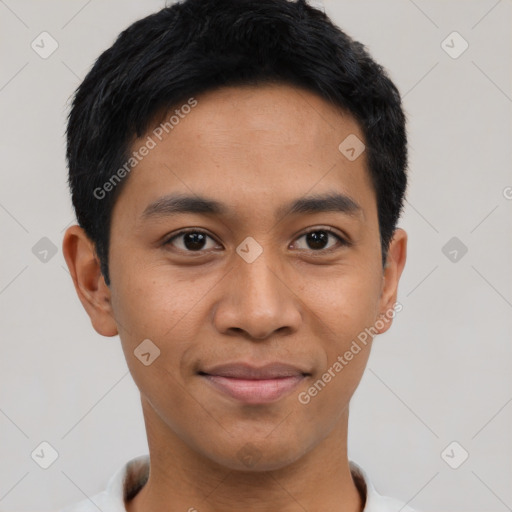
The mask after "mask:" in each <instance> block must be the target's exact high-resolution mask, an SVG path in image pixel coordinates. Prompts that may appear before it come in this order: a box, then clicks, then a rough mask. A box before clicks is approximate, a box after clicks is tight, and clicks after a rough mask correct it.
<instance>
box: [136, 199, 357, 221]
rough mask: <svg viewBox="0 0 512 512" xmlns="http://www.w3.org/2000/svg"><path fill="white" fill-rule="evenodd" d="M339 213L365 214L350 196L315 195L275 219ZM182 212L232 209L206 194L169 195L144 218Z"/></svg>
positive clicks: (221, 212)
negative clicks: (303, 214)
mask: <svg viewBox="0 0 512 512" xmlns="http://www.w3.org/2000/svg"><path fill="white" fill-rule="evenodd" d="M319 212H339V213H344V214H346V215H349V216H353V217H356V216H359V215H361V214H362V213H363V209H362V208H361V206H360V205H359V204H358V203H357V202H356V201H355V200H354V199H352V198H351V197H349V196H347V195H345V194H340V193H334V192H333V193H327V194H316V195H312V196H307V197H302V198H300V199H296V200H294V201H291V202H290V203H288V204H285V205H283V206H281V207H280V208H278V209H277V211H276V213H275V216H276V218H279V217H284V216H286V215H294V214H295V215H296V214H301V213H319ZM180 213H199V214H207V215H216V216H223V215H227V214H228V213H229V208H228V207H227V206H226V205H225V204H224V203H220V202H219V201H215V200H214V199H210V198H207V197H204V196H197V195H183V194H170V195H167V196H164V197H161V198H159V199H157V200H156V201H154V202H152V203H151V204H149V205H148V206H147V207H146V208H145V210H144V211H143V212H142V215H141V220H148V219H152V218H157V217H168V216H172V215H176V214H180Z"/></svg>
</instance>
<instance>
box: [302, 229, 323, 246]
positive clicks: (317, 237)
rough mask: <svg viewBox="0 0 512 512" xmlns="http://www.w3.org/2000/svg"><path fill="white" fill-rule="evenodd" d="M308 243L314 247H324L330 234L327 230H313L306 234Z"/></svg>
mask: <svg viewBox="0 0 512 512" xmlns="http://www.w3.org/2000/svg"><path fill="white" fill-rule="evenodd" d="M306 238H307V242H308V245H309V246H310V247H311V248H312V249H323V248H324V247H325V245H326V244H327V241H328V234H327V233H326V232H325V231H313V232H312V233H308V234H307V235H306Z"/></svg>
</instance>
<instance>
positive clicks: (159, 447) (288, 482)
mask: <svg viewBox="0 0 512 512" xmlns="http://www.w3.org/2000/svg"><path fill="white" fill-rule="evenodd" d="M149 409H151V411H150V410H149ZM143 411H144V419H145V422H146V430H147V435H148V443H149V452H150V474H149V478H148V481H147V483H146V484H145V485H144V487H143V488H142V489H141V490H140V491H139V492H138V493H137V495H136V496H135V497H134V498H133V499H132V500H130V501H129V502H128V503H126V509H127V511H128V512H150V511H153V510H173V511H174V510H176V511H178V510H181V511H188V512H219V511H222V512H234V511H239V510H240V509H249V510H251V511H254V512H275V510H280V511H282V512H299V511H300V512H303V511H304V510H308V511H311V512H313V511H317V510H322V511H323V512H341V511H343V512H361V511H362V510H363V503H364V498H362V497H361V495H360V493H359V491H358V489H357V487H356V485H355V483H354V481H353V479H352V475H351V473H350V467H349V462H348V457H347V428H348V410H347V411H345V413H344V414H343V416H342V418H340V421H339V422H338V424H337V425H336V426H335V428H334V429H333V430H332V431H331V432H330V433H329V435H328V436H327V437H325V438H324V439H323V440H321V441H320V443H318V444H317V445H316V446H315V447H314V448H313V449H311V450H310V451H309V452H307V453H306V454H304V455H303V456H302V457H299V458H298V459H297V460H295V461H294V462H292V463H291V464H288V465H285V466H283V467H281V468H279V469H276V470H272V471H250V470H247V471H238V470H232V469H230V468H227V467H225V466H222V465H220V464H218V463H216V462H214V461H212V460H210V459H207V458H205V457H204V456H202V455H200V454H198V453H197V452H195V451H193V450H191V449H190V448H189V446H188V445H187V444H186V443H185V442H184V441H183V439H181V438H180V437H178V436H177V435H176V433H175V432H173V431H171V430H170V429H169V428H168V427H167V426H165V428H164V424H163V423H162V422H161V420H160V419H159V418H157V416H156V415H155V413H154V411H153V410H152V408H151V406H149V405H148V404H147V403H144V401H143ZM170 506H171V507H172V509H170Z"/></svg>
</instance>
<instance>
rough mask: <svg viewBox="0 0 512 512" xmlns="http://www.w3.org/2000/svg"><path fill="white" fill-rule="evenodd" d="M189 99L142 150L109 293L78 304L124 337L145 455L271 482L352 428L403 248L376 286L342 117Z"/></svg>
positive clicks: (289, 103)
mask: <svg viewBox="0 0 512 512" xmlns="http://www.w3.org/2000/svg"><path fill="white" fill-rule="evenodd" d="M195 99H196V101H197V104H195V106H194V107H193V108H191V109H182V110H181V111H180V112H181V113H182V114H181V116H179V122H178V123H177V124H175V125H174V127H173V129H172V131H170V130H169V133H168V134H167V133H165V131H163V133H162V130H160V131H157V132H152V131H150V132H148V134H146V135H145V136H144V137H142V138H141V139H140V140H138V141H135V143H134V144H133V147H132V149H133V150H137V149H138V148H140V147H141V146H142V145H144V144H145V143H146V142H147V141H148V138H147V137H148V136H150V137H151V138H152V139H153V140H154V141H155V142H156V145H155V146H154V147H153V148H152V149H151V150H150V151H149V152H148V154H147V155H146V156H145V157H144V158H143V159H142V160H141V161H140V162H139V163H138V164H137V165H136V166H135V167H134V168H133V170H132V171H131V172H130V175H129V178H128V179H127V182H126V183H125V186H124V187H123V189H122V191H121V193H120V195H119V198H118V199H117V201H116V204H115V207H114V210H113V214H112V220H111V240H110V256H109V269H110V277H111V286H110V289H108V288H106V287H105V285H104V283H103V281H102V280H101V283H103V284H101V283H100V285H98V286H97V287H96V288H95V293H104V294H105V297H104V300H99V299H98V298H97V300H96V305H95V306H91V305H90V304H89V303H87V299H83V298H82V297H81V298H82V302H84V305H86V308H87V310H88V312H89V314H90V316H91V319H92V322H93V325H94V326H95V328H96V330H97V331H98V332H100V333H101V334H104V335H114V334H116V333H117V332H118V333H119V335H120V338H121V342H122V346H123V350H124V353H125V356H126V359H127V363H128V366H129V369H130V371H131V374H132V376H133V378H134V380H135V383H136V384H137V386H138V388H139V389H140V392H141V397H142V404H143V410H144V416H145V420H146V426H147V428H148V435H150V437H151V436H152V438H153V441H151V439H150V443H151V442H154V443H156V442H159V443H161V445H162V446H168V445H176V444H177V443H178V444H180V446H182V447H184V449H186V450H190V451H191V452H193V453H195V454H197V455H198V456H202V457H205V458H206V459H208V460H210V461H213V462H215V463H218V464H221V465H223V466H225V467H229V468H233V469H237V468H238V469H248V467H249V466H250V464H248V460H251V461H252V462H251V467H252V464H253V463H256V462H257V467H258V469H267V470H268V469H276V468H280V467H283V466H284V465H286V464H289V463H291V462H293V461H296V460H298V459H299V458H300V457H302V456H304V455H305V454H306V453H308V452H310V451H311V450H313V448H315V446H317V445H318V444H319V443H320V442H321V441H322V440H323V439H325V438H327V437H328V436H329V435H330V434H331V433H332V432H334V431H335V430H336V429H337V428H339V425H340V424H341V422H342V421H343V419H346V414H347V406H348V404H349V400H350V398H351V396H352V394H353V392H354V390H355V388H356V387H357V384H358V383H359V380H360V378H361V376H362V373H363V370H364V368H365V365H366V362H367V358H368V355H369V347H370V345H371V341H369V340H368V341H367V343H366V345H365V344H363V343H361V342H359V343H358V346H359V351H357V352H356V350H355V349H354V348H353V347H354V340H357V339H358V335H360V333H362V332H363V331H364V330H365V328H370V327H372V326H375V325H376V321H377V320H378V319H379V314H383V313H386V311H389V310H390V309H392V307H393V304H394V302H395V301H396V290H397V284H398V279H399V277H400V273H401V270H402V268H403V265H404V262H405V241H406V238H405V233H404V232H403V231H402V230H397V233H396V236H395V239H394V240H393V242H392V245H391V247H390V251H389V262H390V264H389V267H387V268H386V269H383V268H382V262H381V252H380V238H379V226H378V219H377V206H376V195H375V192H374V190H373V188H372V185H371V182H370V178H369V175H368V171H367V160H366V155H365V152H364V151H363V152H362V154H361V155H360V156H359V157H358V158H356V159H353V158H347V153H346V152H345V153H343V152H342V151H340V149H339V146H340V144H341V143H342V141H344V140H345V139H346V138H347V137H348V136H351V137H352V138H353V137H354V136H356V137H357V138H358V139H359V140H360V141H363V140H364V136H363V134H362V131H361V129H360V128H359V126H358V124H357V123H356V121H355V120H354V119H353V118H352V117H350V116H349V115H346V114H344V113H342V112H340V111H339V110H335V109H334V108H333V107H332V106H331V105H329V104H328V103H326V102H325V101H324V100H323V99H321V98H319V97H317V96H315V95H314V94H312V93H309V92H306V91H304V90H300V89H295V88H292V87H289V86H285V85H272V86H264V87H257V88H256V87H243V88H224V89H222V90H219V91H215V92H209V93H207V94H204V95H201V96H198V97H197V98H195ZM189 110H190V112H189ZM185 111H186V112H189V113H187V114H186V115H184V114H183V112H185ZM167 118H169V116H167ZM155 133H158V134H159V136H158V137H157V136H155ZM160 138H161V139H162V140H160ZM349 140H350V139H349ZM353 140H357V139H353ZM150 145H152V144H150ZM356 149H357V148H356ZM348 155H349V156H350V155H351V153H350V150H349V153H348ZM352 156H353V155H352ZM185 196H187V197H188V198H189V199H185ZM178 199H181V200H178ZM68 252H69V251H68ZM67 259H68V258H67ZM68 261H70V259H68ZM75 274H76V273H75ZM77 280H78V281H79V280H80V277H79V276H78V277H77ZM77 280H75V283H76V282H77ZM91 288H94V287H91ZM82 295H83V293H82ZM86 303H87V304H86ZM98 304H100V305H98ZM105 304H106V305H105ZM381 324H382V322H381ZM389 324H390V322H389V321H388V322H386V323H385V326H383V327H382V326H380V327H379V328H378V329H377V331H378V332H383V331H385V330H386V329H387V328H388V327H389ZM359 339H361V338H359ZM144 340H150V341H144ZM143 341H144V343H143V344H142V345H141V343H142V342H143ZM351 347H352V348H351ZM350 351H351V352H352V357H350V359H349V356H347V355H346V354H347V352H350ZM141 354H144V355H141ZM137 355H138V357H137ZM340 358H341V359H340ZM141 359H142V361H141ZM337 361H338V365H336V362H337ZM340 361H343V363H342V362H340ZM340 365H341V369H340ZM329 370H330V371H329ZM326 372H327V373H329V375H330V378H329V377H325V375H326V374H327V373H326ZM319 379H320V380H321V382H322V383H323V385H322V383H321V384H319V383H318V382H319ZM315 383H317V384H316V387H315ZM315 389H316V392H315ZM150 431H151V432H150ZM157 440H158V441H157Z"/></svg>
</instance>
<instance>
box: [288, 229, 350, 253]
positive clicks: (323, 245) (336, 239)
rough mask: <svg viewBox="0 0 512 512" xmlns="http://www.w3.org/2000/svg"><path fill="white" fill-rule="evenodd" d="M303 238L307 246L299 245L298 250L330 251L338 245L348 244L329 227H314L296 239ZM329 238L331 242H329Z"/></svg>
mask: <svg viewBox="0 0 512 512" xmlns="http://www.w3.org/2000/svg"><path fill="white" fill-rule="evenodd" d="M301 239H304V241H305V243H306V245H307V247H299V249H300V250H310V251H315V252H318V251H331V250H333V249H335V248H336V245H338V246H344V245H350V244H349V242H347V241H346V240H345V239H344V238H342V237H341V236H340V235H338V234H336V233H335V232H334V231H333V230H332V229H330V228H316V229H312V230H310V231H308V232H307V233H304V234H303V235H301V236H300V237H299V238H297V240H301ZM329 240H331V241H332V242H333V243H331V244H329Z"/></svg>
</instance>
